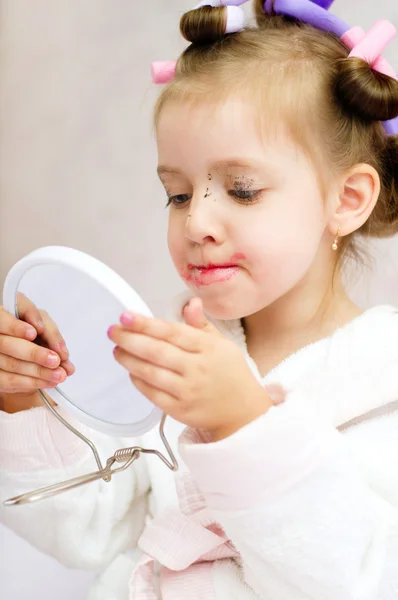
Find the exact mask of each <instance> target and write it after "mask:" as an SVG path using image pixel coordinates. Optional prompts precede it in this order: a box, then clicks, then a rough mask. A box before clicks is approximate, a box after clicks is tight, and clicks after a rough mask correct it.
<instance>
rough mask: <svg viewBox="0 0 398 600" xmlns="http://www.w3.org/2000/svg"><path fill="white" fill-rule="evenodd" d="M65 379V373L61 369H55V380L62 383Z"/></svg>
mask: <svg viewBox="0 0 398 600" xmlns="http://www.w3.org/2000/svg"><path fill="white" fill-rule="evenodd" d="M63 378H64V372H63V371H62V370H61V369H55V371H54V372H53V379H54V380H55V381H62V379H63Z"/></svg>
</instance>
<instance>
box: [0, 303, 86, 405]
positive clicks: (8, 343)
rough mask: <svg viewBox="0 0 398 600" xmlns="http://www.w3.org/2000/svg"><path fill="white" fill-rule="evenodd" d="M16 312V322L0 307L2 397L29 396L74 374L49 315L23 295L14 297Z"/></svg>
mask: <svg viewBox="0 0 398 600" xmlns="http://www.w3.org/2000/svg"><path fill="white" fill-rule="evenodd" d="M18 312H19V317H20V318H19V319H17V318H16V317H13V316H12V315H10V314H9V313H7V312H6V311H5V310H4V308H3V307H2V306H0V395H2V396H3V397H4V396H5V395H6V394H18V396H19V397H22V396H26V397H33V396H34V394H35V393H36V392H37V390H38V389H40V388H50V387H55V386H56V385H58V384H59V383H61V382H62V381H65V379H66V377H67V376H68V375H72V374H73V373H74V371H75V369H74V366H73V365H72V363H71V362H70V360H69V352H68V350H67V348H66V346H65V341H64V340H63V338H62V336H61V334H60V332H59V331H58V328H57V326H56V324H55V323H54V321H53V320H52V319H51V318H50V317H49V315H48V314H47V313H46V312H45V311H43V310H39V309H38V308H36V306H35V305H34V304H33V303H32V302H30V300H28V299H27V298H26V297H25V296H24V295H23V294H18ZM39 344H40V345H39ZM43 346H47V348H46V347H43ZM3 401H4V400H3Z"/></svg>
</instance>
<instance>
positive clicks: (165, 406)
mask: <svg viewBox="0 0 398 600" xmlns="http://www.w3.org/2000/svg"><path fill="white" fill-rule="evenodd" d="M130 379H131V382H132V383H133V385H135V387H136V388H137V390H138V391H139V392H141V394H143V395H144V396H145V397H146V398H148V400H149V401H150V402H152V404H154V405H155V406H157V407H158V408H160V410H161V411H163V412H164V413H165V414H168V415H171V416H173V414H174V413H175V412H176V407H177V406H178V400H176V399H175V398H172V397H171V396H169V395H168V394H167V393H165V392H164V391H162V390H158V389H157V388H155V387H153V386H152V385H150V384H149V383H147V382H146V381H142V380H141V379H139V378H138V377H134V376H133V375H130Z"/></svg>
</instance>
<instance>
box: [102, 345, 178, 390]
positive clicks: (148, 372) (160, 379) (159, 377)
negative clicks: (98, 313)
mask: <svg viewBox="0 0 398 600" xmlns="http://www.w3.org/2000/svg"><path fill="white" fill-rule="evenodd" d="M113 355H114V357H115V358H116V360H117V362H118V363H119V364H121V365H122V366H123V367H125V368H126V369H127V371H128V372H129V373H130V374H131V375H133V376H134V377H138V378H139V379H141V381H145V382H146V383H148V384H149V385H151V386H152V387H154V388H156V389H158V390H161V391H163V392H165V393H167V394H168V395H169V396H173V397H174V400H176V401H177V399H178V398H179V397H181V390H182V384H183V378H182V377H181V376H180V375H178V374H177V373H174V372H173V371H169V370H168V369H162V368H161V367H158V366H156V365H152V364H151V363H148V362H146V361H143V360H141V359H140V358H137V357H135V356H132V355H131V354H129V353H128V352H125V351H124V350H122V349H121V348H119V347H118V346H116V347H115V348H114V350H113Z"/></svg>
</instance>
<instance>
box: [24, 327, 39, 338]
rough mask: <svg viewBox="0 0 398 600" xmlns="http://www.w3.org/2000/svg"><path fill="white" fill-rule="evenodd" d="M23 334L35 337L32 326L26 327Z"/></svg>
mask: <svg viewBox="0 0 398 600" xmlns="http://www.w3.org/2000/svg"><path fill="white" fill-rule="evenodd" d="M25 335H26V337H27V338H33V339H34V338H35V337H36V336H37V331H36V329H35V328H34V327H27V328H26V331H25Z"/></svg>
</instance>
